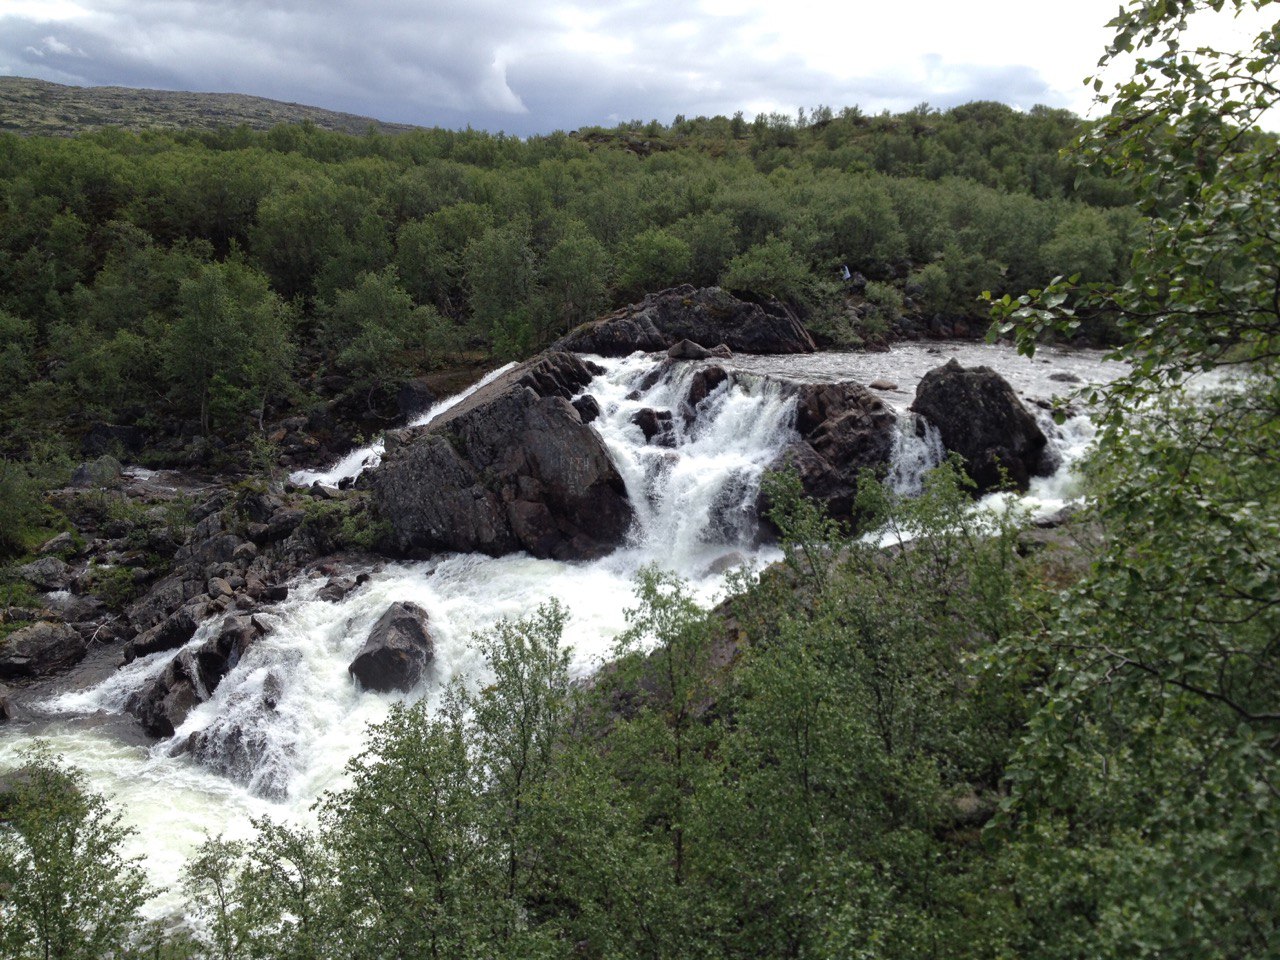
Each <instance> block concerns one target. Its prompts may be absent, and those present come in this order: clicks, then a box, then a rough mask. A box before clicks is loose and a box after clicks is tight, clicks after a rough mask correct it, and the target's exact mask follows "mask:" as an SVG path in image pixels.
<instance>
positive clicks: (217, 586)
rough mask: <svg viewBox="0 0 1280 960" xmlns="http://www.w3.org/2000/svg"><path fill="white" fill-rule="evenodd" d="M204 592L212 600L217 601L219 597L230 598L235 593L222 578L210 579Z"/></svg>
mask: <svg viewBox="0 0 1280 960" xmlns="http://www.w3.org/2000/svg"><path fill="white" fill-rule="evenodd" d="M205 590H206V591H207V592H208V594H209V596H211V597H212V598H213V599H214V600H217V599H218V598H219V597H230V596H232V595H233V594H234V593H235V591H234V590H232V589H231V584H230V583H228V582H227V581H226V580H224V579H223V578H222V577H211V578H210V579H209V583H208V585H207V586H206V587H205Z"/></svg>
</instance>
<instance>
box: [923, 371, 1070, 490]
mask: <svg viewBox="0 0 1280 960" xmlns="http://www.w3.org/2000/svg"><path fill="white" fill-rule="evenodd" d="M911 409H912V410H913V411H915V412H916V413H918V414H920V415H921V416H922V417H924V418H925V419H926V420H928V421H929V422H930V423H932V424H933V425H934V426H935V427H937V428H938V433H939V435H940V437H941V438H942V445H943V447H945V448H946V449H947V450H949V451H953V452H955V453H958V454H960V456H962V457H964V461H965V472H966V473H967V474H968V475H969V476H970V477H971V478H972V479H973V482H974V483H975V484H976V485H977V491H976V492H977V493H985V492H986V491H988V490H991V489H993V488H995V487H998V486H999V485H1000V484H1001V482H1002V477H1001V470H1002V469H1003V471H1004V472H1005V473H1006V474H1007V476H1008V479H1009V481H1010V482H1011V483H1012V484H1013V485H1014V487H1016V488H1017V489H1019V490H1026V489H1027V484H1028V483H1029V482H1030V479H1031V477H1033V476H1043V475H1046V474H1048V473H1051V472H1052V464H1051V463H1049V462H1047V460H1046V453H1045V445H1046V443H1047V440H1046V439H1045V435H1044V434H1043V433H1042V432H1041V430H1040V427H1039V426H1038V425H1037V424H1036V419H1035V417H1033V416H1032V415H1031V414H1030V413H1029V412H1028V411H1027V408H1026V407H1024V406H1023V405H1022V402H1021V401H1020V400H1019V399H1018V395H1017V394H1016V393H1014V391H1013V388H1012V387H1011V386H1009V384H1008V382H1007V381H1006V380H1005V379H1004V378H1003V377H1002V376H1000V374H998V373H996V372H995V371H994V370H992V369H991V368H990V367H970V368H965V367H962V366H961V365H960V364H959V363H957V362H956V361H955V360H954V359H952V360H950V361H948V362H947V363H946V364H944V365H943V366H941V367H935V368H934V369H933V370H930V371H929V372H928V373H926V374H925V375H924V377H922V378H921V380H920V384H919V386H917V387H916V398H915V402H913V403H912V404H911Z"/></svg>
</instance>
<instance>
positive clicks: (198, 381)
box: [161, 261, 293, 433]
mask: <svg viewBox="0 0 1280 960" xmlns="http://www.w3.org/2000/svg"><path fill="white" fill-rule="evenodd" d="M178 304H179V306H178V316H177V319H176V321H175V322H174V324H173V325H172V326H171V327H170V328H169V330H168V331H167V333H166V336H165V339H164V342H163V344H162V346H161V350H162V362H163V364H164V368H165V371H166V373H167V374H168V375H169V376H170V377H171V378H172V381H173V392H174V394H175V397H176V398H177V399H178V400H179V402H181V403H183V404H184V405H185V406H186V408H187V409H188V410H190V411H191V412H192V413H195V414H198V416H199V417H200V423H201V427H202V429H203V430H204V431H205V432H206V433H207V432H208V431H209V430H210V429H211V427H212V425H213V424H214V423H217V424H218V425H219V426H220V427H221V428H222V429H224V430H228V431H235V430H236V425H237V424H240V423H242V422H243V420H244V418H245V417H246V415H248V414H249V413H250V411H252V410H255V409H257V410H261V409H262V405H263V404H265V403H266V401H267V398H268V397H269V396H270V394H271V393H273V392H276V391H282V390H284V389H285V387H286V385H287V384H288V382H289V380H288V376H289V368H290V365H291V363H292V359H293V348H292V345H291V344H290V342H289V337H288V324H289V313H288V310H287V308H286V307H285V305H284V303H283V302H282V301H281V300H280V298H279V297H278V296H277V295H276V294H274V293H273V292H272V291H271V290H270V288H269V287H268V285H267V279H266V277H265V276H263V275H262V274H261V273H259V272H257V271H256V270H254V269H253V268H251V267H249V266H246V265H245V264H242V263H239V262H236V261H228V262H226V263H223V264H210V265H208V266H206V267H203V268H201V270H200V273H199V275H198V276H196V277H195V278H193V279H191V280H184V281H183V283H182V285H181V287H180V289H179V292H178Z"/></svg>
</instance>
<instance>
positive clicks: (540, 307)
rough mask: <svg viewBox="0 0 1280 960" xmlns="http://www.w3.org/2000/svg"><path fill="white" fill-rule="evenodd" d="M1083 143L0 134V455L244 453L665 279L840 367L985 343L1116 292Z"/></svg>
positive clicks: (1019, 118) (1040, 119)
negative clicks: (895, 346) (782, 324)
mask: <svg viewBox="0 0 1280 960" xmlns="http://www.w3.org/2000/svg"><path fill="white" fill-rule="evenodd" d="M1077 128H1078V124H1077V121H1076V119H1075V118H1074V117H1072V116H1071V115H1069V114H1067V113H1065V112H1063V111H1055V110H1048V109H1036V110H1034V111H1032V112H1031V113H1029V114H1021V113H1017V112H1015V111H1013V110H1011V109H1009V108H1007V107H1004V106H1002V105H999V104H994V103H975V104H970V105H968V106H965V107H959V108H956V109H953V110H950V111H946V112H945V113H939V112H936V111H931V110H929V109H928V108H927V106H922V107H920V108H919V109H918V110H916V111H914V112H912V113H910V114H906V115H903V116H896V117H895V116H888V115H883V116H878V117H864V116H862V115H860V114H859V113H858V112H857V111H856V110H846V111H843V112H842V113H841V114H840V115H839V116H833V115H832V113H831V111H830V110H815V111H814V112H813V114H812V115H811V116H809V117H805V116H803V113H802V116H801V117H800V118H792V117H786V116H780V115H777V116H768V117H766V116H762V117H758V118H756V120H755V121H754V122H747V121H745V120H744V119H743V118H742V117H741V116H737V117H735V118H732V119H729V118H725V117H716V118H712V119H706V118H698V119H694V120H685V119H682V118H677V119H676V121H675V122H673V123H672V124H671V125H670V126H663V125H661V124H658V123H656V122H654V123H649V124H630V125H623V126H621V127H619V128H617V129H614V130H598V129H597V130H583V131H577V132H575V133H574V134H563V133H560V134H554V135H551V136H546V137H535V138H531V139H529V140H520V139H516V138H512V137H503V136H501V135H491V134H487V133H481V132H474V131H465V132H458V131H447V130H421V131H414V132H409V133H404V134H401V135H397V136H387V135H377V134H373V135H368V136H348V135H343V134H336V133H327V132H323V131H320V130H318V129H315V128H314V127H308V126H305V125H302V126H282V127H278V128H276V129H274V130H272V131H270V132H267V133H255V132H251V131H249V130H248V129H246V128H239V129H234V130H224V131H220V132H213V133H196V132H193V133H188V134H178V133H169V132H151V133H140V134H132V133H123V132H119V131H106V132H100V133H95V134H92V135H84V136H81V137H78V138H74V139H64V138H44V137H20V136H17V135H6V136H4V137H3V139H0V191H2V194H0V196H2V199H3V203H2V205H0V211H2V213H0V311H2V312H0V326H2V328H3V332H4V335H3V339H4V342H5V348H4V353H3V358H2V362H0V406H2V408H3V411H4V414H5V417H4V420H5V422H6V424H8V425H9V428H8V429H7V430H6V431H5V435H4V437H3V438H0V443H3V452H4V453H5V454H7V455H8V456H10V457H23V456H25V455H27V454H28V453H29V451H30V447H31V444H32V443H33V441H34V440H35V439H36V438H47V437H49V436H50V435H56V434H58V433H59V432H60V431H59V429H58V428H59V426H60V424H61V423H63V422H65V421H67V420H68V419H72V418H74V419H75V420H77V421H92V420H94V419H100V420H106V421H108V422H111V423H135V422H146V423H148V424H152V425H160V424H162V423H164V422H165V421H178V422H176V423H170V424H168V426H169V428H170V429H171V431H177V432H180V433H181V432H183V431H184V430H185V435H186V436H187V438H188V439H191V438H193V437H195V436H204V435H210V434H212V435H218V436H223V437H228V438H243V436H244V435H245V434H246V433H247V432H248V431H249V430H251V429H252V428H253V427H254V426H260V425H261V418H260V417H258V418H250V417H249V414H250V413H251V412H254V411H258V412H261V411H263V410H264V408H265V410H266V411H267V415H268V416H270V415H271V414H273V413H274V414H277V415H278V414H280V413H281V412H283V411H284V410H286V409H289V408H299V407H305V405H306V404H307V402H308V400H309V399H314V398H309V397H308V396H307V390H308V388H310V389H311V390H312V391H313V392H314V390H316V389H318V388H317V387H315V386H314V382H315V381H316V380H317V379H318V378H320V377H322V376H323V375H338V376H340V377H342V378H345V379H344V381H342V382H343V384H344V385H345V388H346V389H359V388H368V387H372V386H379V385H386V384H388V383H392V382H395V381H396V379H397V378H403V377H404V376H406V375H409V374H411V373H413V372H420V371H422V370H423V369H427V368H430V367H433V366H439V365H441V364H446V363H450V362H453V361H455V360H456V359H457V358H458V357H459V356H460V355H463V354H471V355H478V354H484V355H491V356H493V357H497V358H502V359H511V358H514V357H521V356H527V355H529V354H530V353H532V352H534V351H536V350H538V349H541V348H542V347H545V346H546V345H547V344H548V343H550V342H551V341H552V340H553V339H554V338H555V337H557V336H559V335H561V334H563V333H564V332H565V331H566V330H567V329H569V328H572V327H573V326H575V325H576V324H578V323H581V322H582V321H584V320H586V319H589V318H592V317H594V316H596V315H597V314H598V313H600V312H601V311H603V310H605V309H607V308H609V307H612V306H618V305H622V304H626V303H628V302H631V301H633V300H636V299H638V298H639V297H640V296H642V295H643V294H645V293H647V292H651V291H653V290H657V289H661V288H663V287H669V286H673V285H675V284H677V283H683V282H691V283H694V284H696V285H711V284H721V285H724V286H726V287H728V288H730V289H733V290H737V291H742V292H745V293H749V294H752V295H755V296H758V297H770V296H772V297H779V298H783V299H785V300H787V301H790V302H791V303H793V304H795V305H796V306H797V307H799V308H800V309H802V310H803V311H804V313H805V316H806V319H807V321H808V323H809V325H810V326H811V327H813V328H814V329H815V330H817V331H818V332H819V333H820V334H822V335H824V336H825V337H826V339H827V341H828V342H830V343H833V344H835V345H838V346H858V345H861V344H863V343H864V342H867V341H872V342H875V341H880V340H883V339H885V338H886V337H888V336H890V335H891V333H892V332H893V330H894V329H895V325H897V324H898V323H899V322H900V320H901V318H902V317H903V316H904V314H907V315H909V317H910V318H911V319H912V320H913V321H914V323H915V324H916V326H915V327H914V328H913V327H911V326H908V329H916V330H919V331H927V330H928V329H929V323H930V321H931V320H934V318H936V317H939V316H941V317H942V318H944V319H945V321H946V329H947V331H948V332H950V331H951V329H952V323H953V322H954V321H957V320H960V321H964V322H967V323H969V324H971V325H972V331H973V333H975V334H980V333H981V331H982V330H983V329H984V328H985V320H984V319H983V317H984V316H985V314H984V308H983V307H982V306H981V304H979V302H978V300H977V298H978V295H979V294H980V293H981V292H982V291H983V290H993V291H996V292H997V294H999V293H1005V292H1021V291H1023V290H1025V289H1027V288H1028V287H1029V286H1031V285H1033V284H1034V283H1036V282H1038V281H1039V280H1040V279H1041V278H1043V277H1045V276H1051V275H1053V274H1054V273H1064V274H1067V275H1070V274H1079V275H1081V276H1082V277H1083V278H1085V279H1087V280H1115V279H1118V278H1119V273H1118V271H1120V270H1121V268H1122V265H1123V263H1124V261H1125V259H1126V257H1127V252H1128V250H1129V249H1130V247H1131V243H1132V237H1133V233H1134V230H1135V228H1136V225H1137V222H1138V221H1137V218H1136V217H1135V216H1134V214H1133V212H1132V208H1131V206H1130V205H1129V204H1128V203H1127V196H1126V193H1125V191H1124V190H1123V189H1121V188H1118V187H1117V186H1115V185H1114V184H1113V183H1111V182H1109V181H1108V179H1106V178H1105V177H1104V176H1085V177H1079V176H1078V174H1077V171H1075V170H1074V169H1073V168H1072V167H1071V166H1070V165H1069V164H1068V163H1067V162H1066V161H1065V160H1063V159H1062V158H1061V157H1060V156H1059V151H1060V150H1061V148H1062V147H1063V146H1065V145H1066V144H1067V143H1068V141H1069V140H1070V138H1071V137H1072V136H1073V135H1074V134H1075V133H1076V131H1077ZM845 266H847V267H848V268H849V270H850V271H851V272H852V273H853V274H855V275H858V279H857V281H856V283H855V285H854V287H855V288H856V289H854V288H850V287H849V286H848V285H847V284H843V283H842V282H841V275H842V268H843V267H845ZM854 294H856V296H854ZM182 421H185V423H183V422H182Z"/></svg>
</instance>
